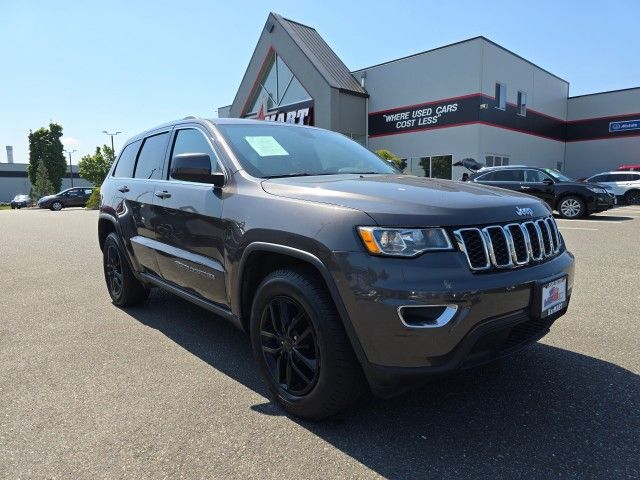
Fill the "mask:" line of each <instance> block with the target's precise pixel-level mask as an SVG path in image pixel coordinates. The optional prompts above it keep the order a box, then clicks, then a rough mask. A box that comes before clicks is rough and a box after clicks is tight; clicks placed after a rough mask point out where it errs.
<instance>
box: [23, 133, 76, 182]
mask: <svg viewBox="0 0 640 480" xmlns="http://www.w3.org/2000/svg"><path fill="white" fill-rule="evenodd" d="M60 138H62V127H61V126H60V125H58V124H57V123H50V124H49V127H48V128H45V127H42V128H39V129H38V130H36V131H35V132H32V131H29V168H28V174H29V181H30V182H31V184H32V185H35V183H36V176H37V173H38V168H40V162H43V163H44V166H45V167H46V171H47V174H48V179H49V182H50V183H51V185H52V188H53V190H54V191H56V192H57V191H58V190H60V187H61V186H62V177H64V175H65V173H66V172H67V160H66V159H65V156H64V152H63V146H62V142H61V141H60Z"/></svg>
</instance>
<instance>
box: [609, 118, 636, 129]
mask: <svg viewBox="0 0 640 480" xmlns="http://www.w3.org/2000/svg"><path fill="white" fill-rule="evenodd" d="M628 130H640V119H638V120H624V121H620V122H610V123H609V132H626V131H628Z"/></svg>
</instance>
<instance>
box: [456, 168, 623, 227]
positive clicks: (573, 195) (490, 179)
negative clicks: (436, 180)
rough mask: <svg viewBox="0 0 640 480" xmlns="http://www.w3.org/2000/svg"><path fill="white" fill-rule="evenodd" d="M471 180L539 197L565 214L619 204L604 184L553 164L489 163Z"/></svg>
mask: <svg viewBox="0 0 640 480" xmlns="http://www.w3.org/2000/svg"><path fill="white" fill-rule="evenodd" d="M469 180H470V181H471V182H474V183H481V184H483V185H492V186H494V187H500V188H507V189H509V190H514V191H517V192H522V193H528V194H529V195H533V196H534V197H538V198H539V199H541V200H544V201H545V202H546V203H547V205H549V206H550V207H551V208H552V209H553V210H556V211H557V212H558V213H559V214H560V216H561V217H563V218H580V217H583V216H585V215H589V214H592V213H598V212H603V211H605V210H608V209H610V208H612V207H613V206H614V205H615V196H614V195H611V194H609V193H608V192H607V190H606V189H605V188H604V187H603V186H601V185H597V184H595V183H584V182H577V181H575V180H573V179H572V178H569V177H567V176H566V175H564V174H563V173H561V172H559V171H558V170H554V169H552V168H538V167H526V166H515V165H514V166H509V167H487V168H483V169H481V170H478V171H477V172H476V173H474V174H473V175H471V176H470V177H469Z"/></svg>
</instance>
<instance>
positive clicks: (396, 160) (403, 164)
mask: <svg viewBox="0 0 640 480" xmlns="http://www.w3.org/2000/svg"><path fill="white" fill-rule="evenodd" d="M376 154H377V155H378V156H379V157H380V158H382V159H383V160H386V161H387V162H391V163H393V164H394V165H395V166H396V167H398V168H399V169H400V170H402V171H403V172H404V169H405V168H407V160H406V159H404V158H400V157H398V156H397V155H395V154H393V153H391V152H390V151H389V150H376Z"/></svg>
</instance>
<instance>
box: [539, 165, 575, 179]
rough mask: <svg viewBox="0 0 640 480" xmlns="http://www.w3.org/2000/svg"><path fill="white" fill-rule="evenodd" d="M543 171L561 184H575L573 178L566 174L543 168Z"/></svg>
mask: <svg viewBox="0 0 640 480" xmlns="http://www.w3.org/2000/svg"><path fill="white" fill-rule="evenodd" d="M543 170H544V171H545V172H546V173H547V174H548V175H550V176H551V177H552V178H553V179H554V180H557V181H559V182H575V180H574V179H573V178H571V177H567V176H566V175H565V174H564V173H561V172H559V171H558V170H555V169H553V168H543Z"/></svg>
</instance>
